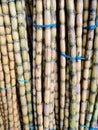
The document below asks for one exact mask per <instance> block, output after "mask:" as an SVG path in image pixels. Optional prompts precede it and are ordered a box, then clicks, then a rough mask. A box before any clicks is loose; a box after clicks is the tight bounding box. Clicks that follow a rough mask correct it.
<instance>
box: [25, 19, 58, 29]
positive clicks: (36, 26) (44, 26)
mask: <svg viewBox="0 0 98 130" xmlns="http://www.w3.org/2000/svg"><path fill="white" fill-rule="evenodd" d="M27 19H28V20H29V21H30V22H31V23H32V24H33V26H34V27H35V28H50V27H56V24H55V23H52V24H45V25H40V24H35V23H33V22H32V19H31V18H30V17H29V16H27Z"/></svg>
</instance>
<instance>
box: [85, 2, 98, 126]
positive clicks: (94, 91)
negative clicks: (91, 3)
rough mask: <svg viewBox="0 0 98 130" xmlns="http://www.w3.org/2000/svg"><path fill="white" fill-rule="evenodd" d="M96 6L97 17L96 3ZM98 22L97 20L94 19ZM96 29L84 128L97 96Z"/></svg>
mask: <svg viewBox="0 0 98 130" xmlns="http://www.w3.org/2000/svg"><path fill="white" fill-rule="evenodd" d="M96 4H97V15H98V3H96ZM96 22H98V18H97V19H96ZM97 34H98V27H97V28H96V30H95V33H94V35H95V37H94V50H93V60H92V62H93V63H92V72H91V86H90V90H89V91H90V94H89V100H88V107H87V116H86V126H88V127H90V123H91V119H92V116H93V111H94V104H95V100H96V95H97V76H98V45H97V41H98V36H97Z"/></svg>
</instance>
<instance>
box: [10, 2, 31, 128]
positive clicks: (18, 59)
mask: <svg viewBox="0 0 98 130" xmlns="http://www.w3.org/2000/svg"><path fill="white" fill-rule="evenodd" d="M9 10H10V16H11V25H12V26H11V27H12V37H13V42H14V53H15V62H16V72H17V80H18V82H19V81H20V80H23V81H24V75H23V64H22V58H23V57H22V58H21V52H20V42H22V40H21V41H19V33H20V32H19V33H18V20H19V19H17V17H16V13H17V12H16V7H15V1H10V2H9ZM20 15H21V13H20ZM20 20H22V17H21V18H20ZM22 31H24V32H25V30H24V29H23V30H22ZM23 40H24V39H23ZM22 56H23V55H22ZM26 58H27V57H26ZM28 68H29V66H28ZM28 76H29V75H27V77H28ZM27 84H28V83H27ZM25 87H26V85H25V84H24V82H21V83H19V94H20V102H21V104H20V107H21V110H22V119H23V127H24V128H25V129H26V130H28V129H29V119H28V108H27V100H26V96H25V94H26V88H25Z"/></svg>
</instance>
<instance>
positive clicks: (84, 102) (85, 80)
mask: <svg viewBox="0 0 98 130" xmlns="http://www.w3.org/2000/svg"><path fill="white" fill-rule="evenodd" d="M96 5H97V1H96V0H91V1H90V11H89V15H90V16H89V20H90V21H89V25H95V17H96ZM93 38H94V31H91V30H88V36H87V44H86V52H85V58H86V61H84V71H83V80H82V97H81V112H80V124H82V125H84V123H85V116H86V114H85V112H86V106H87V98H88V96H87V90H88V88H89V81H88V79H89V77H90V72H89V69H90V67H91V61H92V49H93ZM83 129H84V128H83V127H81V126H80V130H83Z"/></svg>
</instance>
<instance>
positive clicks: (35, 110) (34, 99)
mask: <svg viewBox="0 0 98 130" xmlns="http://www.w3.org/2000/svg"><path fill="white" fill-rule="evenodd" d="M35 5H36V1H35V0H33V16H32V19H33V23H36V6H35ZM32 30H33V41H32V47H33V52H32V55H33V57H32V58H33V63H32V68H33V69H32V77H33V80H32V81H33V82H32V84H33V110H34V126H35V129H36V130H37V109H36V104H37V102H36V101H37V100H36V77H35V67H36V62H35V57H36V50H35V47H36V28H35V27H33V28H32Z"/></svg>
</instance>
